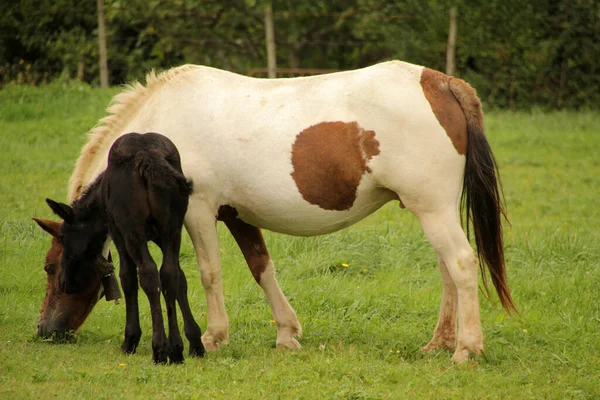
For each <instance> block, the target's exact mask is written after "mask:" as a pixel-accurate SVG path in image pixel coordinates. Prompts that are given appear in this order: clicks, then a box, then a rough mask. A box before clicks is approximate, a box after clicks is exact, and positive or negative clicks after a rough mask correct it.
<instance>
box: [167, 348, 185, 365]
mask: <svg viewBox="0 0 600 400" xmlns="http://www.w3.org/2000/svg"><path fill="white" fill-rule="evenodd" d="M169 361H170V362H171V363H172V364H183V361H184V358H183V352H182V351H181V352H179V353H177V354H169Z"/></svg>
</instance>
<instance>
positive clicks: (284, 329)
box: [225, 218, 302, 349]
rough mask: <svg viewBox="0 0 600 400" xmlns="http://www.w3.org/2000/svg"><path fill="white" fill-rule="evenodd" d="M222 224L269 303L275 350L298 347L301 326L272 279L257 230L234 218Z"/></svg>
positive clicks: (272, 270) (270, 266) (270, 262)
mask: <svg viewBox="0 0 600 400" xmlns="http://www.w3.org/2000/svg"><path fill="white" fill-rule="evenodd" d="M225 224H226V225H227V228H229V231H230V232H231V234H232V235H233V237H234V238H235V240H236V242H237V244H238V245H239V246H240V249H241V250H242V253H243V254H244V258H245V259H246V262H247V263H248V267H249V268H250V271H251V272H252V276H254V279H255V280H256V282H257V283H258V284H259V285H260V286H261V287H262V289H263V291H264V293H265V296H266V297H267V300H268V301H269V305H270V306H271V311H272V312H273V318H275V323H276V324H277V342H276V343H277V347H287V348H292V349H297V348H300V347H301V346H300V343H298V341H297V340H296V338H295V336H298V337H299V336H302V327H301V326H300V322H298V317H297V316H296V312H295V311H294V309H293V308H292V306H290V303H289V302H288V301H287V299H286V298H285V295H284V294H283V292H282V291H281V288H280V287H279V283H278V282H277V279H276V278H275V267H274V266H273V262H272V261H271V257H270V256H269V252H268V251H267V246H266V245H265V241H264V239H263V236H262V233H261V231H260V229H258V228H257V227H255V226H252V225H249V224H247V223H245V222H244V221H242V220H240V219H237V218H232V219H227V220H225Z"/></svg>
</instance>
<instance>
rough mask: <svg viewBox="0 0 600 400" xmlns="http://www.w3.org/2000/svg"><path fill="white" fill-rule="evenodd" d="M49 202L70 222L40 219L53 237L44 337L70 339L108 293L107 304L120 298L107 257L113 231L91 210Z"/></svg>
mask: <svg viewBox="0 0 600 400" xmlns="http://www.w3.org/2000/svg"><path fill="white" fill-rule="evenodd" d="M46 201H47V203H48V205H49V206H50V208H51V209H52V211H54V213H56V214H57V215H59V216H60V217H61V218H62V219H63V220H64V222H63V223H59V222H54V221H47V220H42V219H35V218H34V220H35V221H36V222H37V224H38V225H39V226H40V227H41V228H42V229H43V230H45V231H46V232H48V233H50V234H51V235H52V246H51V247H50V250H48V253H47V254H46V263H45V267H44V269H45V271H46V274H47V287H46V298H45V300H44V304H43V306H42V311H41V315H40V322H39V325H38V335H39V336H42V337H50V336H56V337H57V338H64V337H65V336H68V335H69V333H70V332H73V331H75V330H76V329H77V328H79V327H80V326H81V324H82V323H83V321H85V319H86V318H87V316H88V315H89V313H90V312H91V311H92V309H93V308H94V305H95V304H96V303H97V302H98V300H99V299H100V298H101V297H102V295H103V294H106V298H107V300H112V299H116V298H118V297H120V295H119V293H118V284H117V283H116V279H115V277H114V274H113V273H112V272H113V266H112V264H110V263H109V262H108V261H107V260H106V259H104V257H103V256H102V249H103V246H104V243H105V242H106V238H107V232H106V228H105V227H104V225H103V224H102V221H101V220H100V218H98V216H97V215H96V214H95V213H93V212H88V211H89V210H85V209H84V210H83V211H81V210H78V211H75V210H74V209H73V208H72V207H70V206H68V205H66V204H61V203H57V202H54V201H52V200H46ZM105 292H106V293H105Z"/></svg>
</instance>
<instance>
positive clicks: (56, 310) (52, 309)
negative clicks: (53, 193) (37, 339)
mask: <svg viewBox="0 0 600 400" xmlns="http://www.w3.org/2000/svg"><path fill="white" fill-rule="evenodd" d="M34 220H35V222H37V224H38V225H39V226H40V227H41V228H42V229H43V230H44V231H46V232H48V233H49V234H50V235H52V245H51V247H50V249H49V250H48V252H47V253H46V260H45V263H44V270H45V271H46V280H47V282H46V297H45V298H44V304H43V305H42V310H41V312H40V321H39V323H38V330H37V334H38V336H41V337H44V338H47V337H55V338H57V339H64V338H66V337H68V336H69V335H70V334H71V333H72V332H74V331H75V330H77V329H78V328H79V327H80V326H81V324H83V321H85V319H86V318H87V316H88V315H89V314H90V312H91V311H92V309H93V308H94V306H95V305H96V303H97V302H98V299H99V298H100V297H101V295H102V285H101V282H102V269H103V268H100V265H97V266H95V267H94V268H93V270H92V271H90V272H91V273H90V275H89V278H88V281H87V286H86V287H85V289H84V290H81V291H78V292H74V293H70V294H67V293H65V292H64V291H62V290H61V288H60V284H59V277H60V275H61V273H62V270H63V268H62V259H63V254H64V247H63V245H62V243H61V233H60V232H61V226H62V225H63V224H61V223H59V222H55V221H48V220H43V219H37V218H34ZM104 269H106V267H104Z"/></svg>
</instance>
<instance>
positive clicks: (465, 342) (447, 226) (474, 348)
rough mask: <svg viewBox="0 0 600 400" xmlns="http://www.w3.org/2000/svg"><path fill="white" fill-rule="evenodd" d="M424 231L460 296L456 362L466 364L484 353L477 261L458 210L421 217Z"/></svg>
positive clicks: (453, 357) (454, 357) (453, 358)
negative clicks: (471, 358)
mask: <svg viewBox="0 0 600 400" xmlns="http://www.w3.org/2000/svg"><path fill="white" fill-rule="evenodd" d="M419 220H420V222H421V226H422V227H423V231H424V232H425V234H426V235H427V238H428V239H429V241H430V242H431V245H432V246H433V248H435V249H436V251H437V252H438V254H439V255H440V256H441V257H442V259H443V260H444V264H445V265H446V267H447V269H448V272H449V274H450V277H451V278H452V281H453V282H454V284H455V285H456V290H457V295H458V343H457V346H456V351H455V352H454V355H453V356H452V360H453V361H456V362H464V361H467V360H468V358H469V353H475V354H479V353H481V351H482V350H483V333H482V332H481V322H480V319H479V299H478V293H477V270H478V268H477V258H476V257H475V253H474V252H473V249H472V248H471V245H470V244H469V242H468V240H467V238H466V236H465V234H464V232H463V231H462V228H461V227H460V223H459V219H458V215H456V211H450V212H448V211H446V212H436V213H428V214H423V215H419Z"/></svg>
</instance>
